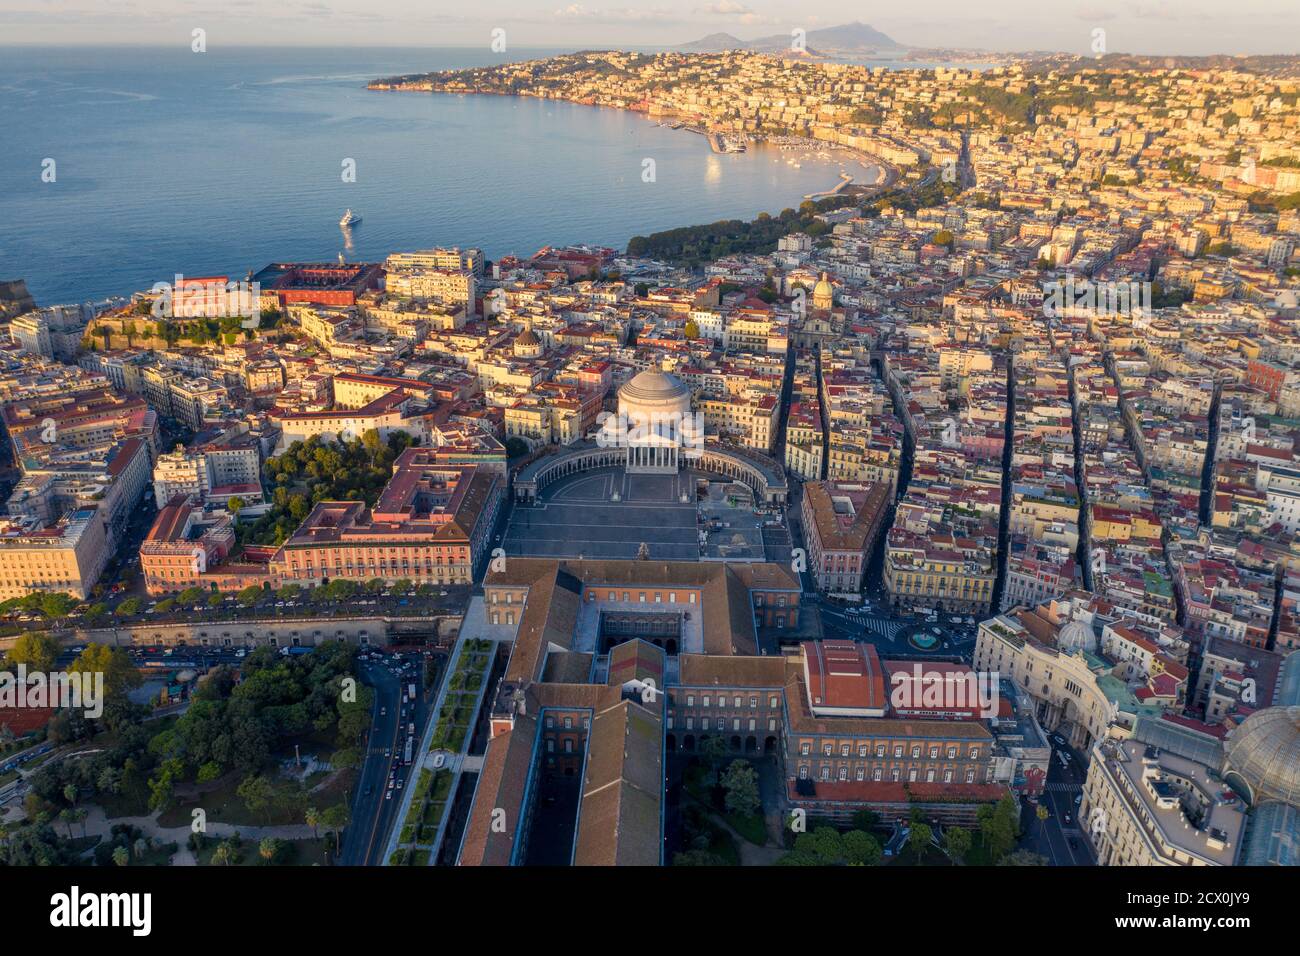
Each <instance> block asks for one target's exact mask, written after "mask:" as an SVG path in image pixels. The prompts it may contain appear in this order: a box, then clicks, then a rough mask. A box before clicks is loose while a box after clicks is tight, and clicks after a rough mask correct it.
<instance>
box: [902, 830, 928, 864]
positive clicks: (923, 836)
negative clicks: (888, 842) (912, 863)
mask: <svg viewBox="0 0 1300 956" xmlns="http://www.w3.org/2000/svg"><path fill="white" fill-rule="evenodd" d="M933 839H934V830H933V828H931V826H930V824H928V823H913V824H912V834H911V836H909V837H908V840H907V842H908V844H909V845H910V847H911V849H912V854H913V855H914V856H915V857H916V859H917V860H920V859H921V858H923V857H924V856H925V851H926V848H927V847H929V845H930V841H931V840H933Z"/></svg>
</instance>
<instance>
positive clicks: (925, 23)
mask: <svg viewBox="0 0 1300 956" xmlns="http://www.w3.org/2000/svg"><path fill="white" fill-rule="evenodd" d="M1298 8H1300V0H1233V2H1231V3H1224V2H1222V0H976V2H972V0H926V2H925V3H917V4H903V3H898V2H894V3H889V4H876V3H871V2H862V0H858V2H852V0H793V2H792V0H786V2H775V0H640V2H629V0H608V2H606V0H587V2H585V3H571V2H567V0H549V2H548V0H474V2H470V3H466V2H463V0H462V2H458V3H448V2H445V0H0V45H3V44H5V43H21V44H32V43H36V44H54V45H62V44H103V43H136V44H150V45H171V44H177V45H180V46H183V47H188V46H189V44H190V36H191V33H192V31H193V30H195V29H197V28H201V29H203V30H204V31H205V32H206V34H207V41H208V44H209V46H211V45H212V44H214V43H228V44H231V45H239V46H245V45H302V46H413V47H439V46H471V47H472V46H479V45H481V46H483V47H488V46H489V45H490V43H491V39H492V35H493V31H494V30H504V31H505V34H504V36H505V40H506V43H507V48H508V47H509V46H515V47H520V48H532V47H556V48H562V49H570V50H572V49H592V48H596V49H611V48H629V47H637V46H662V45H674V44H680V43H686V42H689V41H691V40H695V39H698V38H700V37H702V36H704V35H706V34H709V33H714V32H725V33H730V34H732V35H734V36H737V37H739V38H741V39H753V38H755V37H760V36H770V35H772V34H778V33H779V34H783V35H788V34H789V33H790V31H791V30H794V29H804V30H815V29H819V28H821V27H827V26H836V25H838V24H841V23H848V22H852V21H854V20H860V21H862V22H863V23H868V24H870V25H871V26H873V27H875V28H876V29H877V30H880V31H881V32H883V33H885V34H887V35H889V36H890V37H892V38H893V39H894V40H896V41H897V42H899V43H901V44H903V45H905V46H920V47H939V46H943V47H962V48H977V49H985V50H996V51H1008V52H1010V51H1023V50H1052V51H1061V52H1068V53H1084V54H1086V53H1090V52H1093V50H1092V45H1093V42H1094V31H1095V30H1096V29H1097V28H1101V29H1102V30H1104V31H1105V43H1106V50H1107V51H1108V52H1112V53H1146V54H1183V55H1204V54H1210V53H1228V54H1252V53H1254V54H1258V53H1291V54H1296V53H1300V30H1298V29H1297V27H1296V22H1297V16H1296V13H1297V9H1298Z"/></svg>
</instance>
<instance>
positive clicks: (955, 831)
mask: <svg viewBox="0 0 1300 956" xmlns="http://www.w3.org/2000/svg"><path fill="white" fill-rule="evenodd" d="M971 843H972V840H971V835H970V831H969V830H964V829H962V828H961V827H948V828H947V829H945V830H944V831H943V848H944V849H945V850H946V851H947V852H948V856H949V857H950V858H951V859H952V861H953V862H954V863H958V864H960V863H962V862H963V861H964V860H965V859H966V854H967V853H969V852H970V848H971Z"/></svg>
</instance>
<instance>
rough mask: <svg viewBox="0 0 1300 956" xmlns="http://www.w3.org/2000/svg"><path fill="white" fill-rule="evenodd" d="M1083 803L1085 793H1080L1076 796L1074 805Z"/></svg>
mask: <svg viewBox="0 0 1300 956" xmlns="http://www.w3.org/2000/svg"><path fill="white" fill-rule="evenodd" d="M1081 803H1083V794H1081V793H1080V794H1078V795H1077V796H1075V798H1074V805H1075V806H1076V807H1077V806H1078V805H1079V804H1081Z"/></svg>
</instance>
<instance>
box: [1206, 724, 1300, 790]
mask: <svg viewBox="0 0 1300 956" xmlns="http://www.w3.org/2000/svg"><path fill="white" fill-rule="evenodd" d="M1224 769H1225V771H1227V772H1229V773H1231V774H1233V775H1235V776H1237V777H1239V778H1240V779H1241V780H1242V781H1243V782H1244V783H1245V784H1246V785H1247V786H1248V787H1249V788H1250V798H1251V803H1252V804H1259V803H1262V802H1264V801H1266V800H1280V801H1281V802H1283V803H1287V804H1290V805H1291V806H1293V807H1294V806H1300V707H1269V708H1267V709H1266V710H1261V711H1258V712H1256V713H1253V714H1251V715H1250V716H1249V717H1247V718H1246V719H1245V720H1244V721H1242V722H1241V726H1240V727H1238V728H1237V729H1236V730H1234V731H1233V732H1232V735H1231V736H1230V737H1229V738H1228V743H1227V746H1226V748H1225V752H1224Z"/></svg>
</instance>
